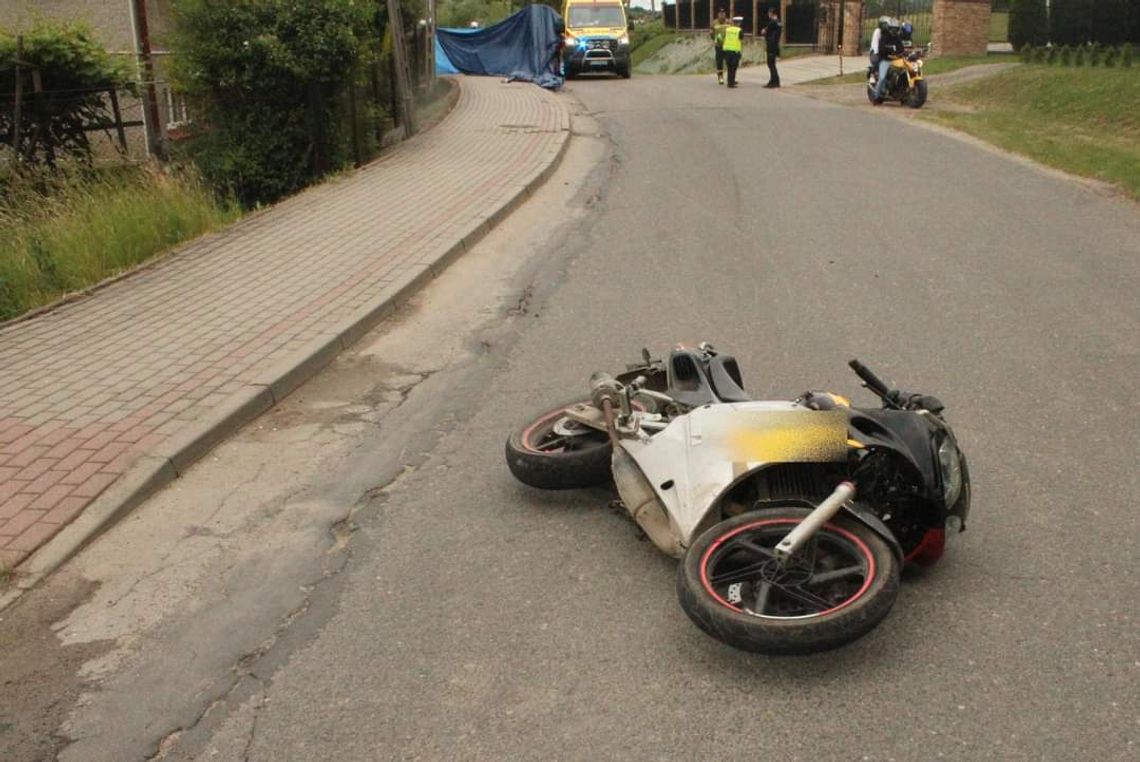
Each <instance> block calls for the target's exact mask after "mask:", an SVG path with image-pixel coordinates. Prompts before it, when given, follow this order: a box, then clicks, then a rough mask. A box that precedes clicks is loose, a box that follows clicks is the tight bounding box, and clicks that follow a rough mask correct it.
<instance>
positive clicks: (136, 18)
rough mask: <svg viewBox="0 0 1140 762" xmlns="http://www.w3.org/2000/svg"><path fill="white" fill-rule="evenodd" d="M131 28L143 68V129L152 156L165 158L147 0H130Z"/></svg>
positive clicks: (137, 55)
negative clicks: (147, 16) (147, 15)
mask: <svg viewBox="0 0 1140 762" xmlns="http://www.w3.org/2000/svg"><path fill="white" fill-rule="evenodd" d="M130 4H131V28H132V30H133V31H134V33H135V54H136V58H135V60H136V61H138V62H139V63H140V64H141V66H142V79H143V129H144V130H146V147H147V151H148V152H149V153H150V155H151V156H156V157H158V158H160V159H161V158H163V154H164V150H163V148H164V147H163V144H162V122H161V121H160V120H159V118H158V89H157V88H156V87H155V86H154V60H153V58H152V57H151V52H150V27H149V25H148V24H147V18H146V0H130Z"/></svg>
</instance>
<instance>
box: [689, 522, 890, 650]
mask: <svg viewBox="0 0 1140 762" xmlns="http://www.w3.org/2000/svg"><path fill="white" fill-rule="evenodd" d="M807 514H808V511H807V510H806V509H800V508H779V509H768V510H763V511H751V512H748V513H742V514H740V515H739V516H735V517H733V518H730V519H728V520H726V521H722V522H721V523H719V524H717V525H715V526H713V527H711V528H710V529H708V530H707V531H706V532H704V533H703V534H702V535H701V536H700V537H698V538H697V540H696V541H695V542H694V543H693V545H692V546H691V547H690V548H689V549H688V551H687V552H686V553H685V556H684V558H682V559H681V564H680V566H679V567H678V569H677V597H678V598H679V600H680V603H681V608H682V609H683V610H684V611H685V613H686V614H688V616H689V618H690V619H692V620H693V622H694V623H695V624H696V625H697V626H698V627H700V628H701V629H702V630H704V631H705V632H706V633H707V634H709V635H711V636H712V637H714V638H716V639H717V640H720V641H722V642H724V643H727V644H728V645H730V646H733V647H735V648H740V649H743V650H745V651H753V652H756V653H764V654H807V653H815V652H817V651H826V650H828V649H832V648H837V647H839V646H842V645H845V644H847V643H850V642H851V641H853V640H856V639H857V638H860V637H862V636H863V635H866V634H867V633H868V632H870V631H871V630H872V629H874V628H875V626H876V625H877V624H879V622H881V621H882V620H883V619H884V618H885V617H886V616H887V614H888V613H889V612H890V610H891V607H892V606H893V605H894V602H895V598H896V597H897V596H898V586H899V569H900V563H899V560H898V559H897V558H896V557H895V555H894V553H892V552H891V549H890V547H889V546H888V545H887V543H886V542H885V541H884V540H883V539H882V538H881V537H879V536H878V535H877V534H875V533H874V532H873V531H871V530H870V529H868V528H867V527H866V526H864V525H863V524H861V523H859V522H857V521H855V520H853V519H850V518H848V517H845V516H842V515H840V516H837V517H836V518H835V519H833V520H832V521H831V522H830V523H828V524H825V525H824V526H823V528H821V529H820V530H819V531H818V532H817V533H816V534H815V536H814V537H813V538H812V541H811V542H810V543H808V545H807V546H805V547H804V548H803V549H802V550H801V551H800V552H799V553H797V554H796V556H795V557H793V558H792V559H791V560H789V561H788V562H787V563H785V564H780V563H779V562H778V561H777V560H776V555H775V547H776V544H777V543H779V542H780V540H782V539H783V538H784V536H785V535H787V534H788V532H790V531H791V530H792V529H793V528H795V526H796V525H797V524H799V523H800V521H801V520H803V517H804V516H806V515H807Z"/></svg>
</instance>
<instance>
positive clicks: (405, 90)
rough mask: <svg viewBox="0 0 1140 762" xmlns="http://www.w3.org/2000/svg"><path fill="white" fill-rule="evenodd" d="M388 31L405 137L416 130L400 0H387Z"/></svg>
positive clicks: (397, 97) (398, 105) (397, 99)
mask: <svg viewBox="0 0 1140 762" xmlns="http://www.w3.org/2000/svg"><path fill="white" fill-rule="evenodd" d="M388 31H389V32H390V33H391V35H392V66H393V68H394V69H395V70H396V104H397V108H398V110H399V117H400V124H402V125H403V126H404V135H405V137H411V136H412V135H414V134H415V132H416V107H415V101H414V100H413V96H412V85H411V82H409V81H408V80H409V78H408V52H407V49H406V48H405V47H404V44H405V43H406V42H407V41H406V40H405V39H404V23H403V21H401V20H400V0H388Z"/></svg>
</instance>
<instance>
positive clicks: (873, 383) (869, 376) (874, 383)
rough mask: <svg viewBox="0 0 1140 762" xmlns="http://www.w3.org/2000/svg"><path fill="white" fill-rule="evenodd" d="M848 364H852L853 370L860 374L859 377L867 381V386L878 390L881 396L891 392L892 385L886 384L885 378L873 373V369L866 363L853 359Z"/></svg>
mask: <svg viewBox="0 0 1140 762" xmlns="http://www.w3.org/2000/svg"><path fill="white" fill-rule="evenodd" d="M847 364H848V365H849V366H851V370H853V371H855V375H856V376H858V377H859V378H861V379H863V381H864V382H866V384H867V386H868V387H869V388H870V389H871V390H872V391H875V392H878V393H879V395H880V396H883V395H887V394H890V392H891V390H890V387H888V386H887V385H886V384H884V383H883V380H882V379H881V378H879V377H878V376H876V375H875V374H874V373H872V372H871V369H870V368H868V367H867V366H866V365H864V364H863V363H861V362H859V361H858V360H852V361H851V362H849V363H847Z"/></svg>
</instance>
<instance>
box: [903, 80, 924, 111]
mask: <svg viewBox="0 0 1140 762" xmlns="http://www.w3.org/2000/svg"><path fill="white" fill-rule="evenodd" d="M924 103H926V80H925V79H920V80H918V81H917V82H915V83H914V89H913V90H911V91H910V94H909V95H907V99H906V105H908V106H910V107H911V108H922V104H924Z"/></svg>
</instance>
